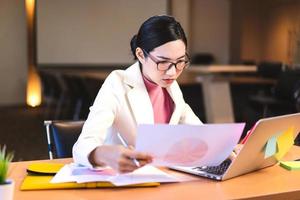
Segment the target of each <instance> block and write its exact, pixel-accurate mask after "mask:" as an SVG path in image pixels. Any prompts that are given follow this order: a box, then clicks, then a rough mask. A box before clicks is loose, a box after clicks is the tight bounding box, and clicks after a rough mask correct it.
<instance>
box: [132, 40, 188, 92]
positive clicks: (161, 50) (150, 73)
mask: <svg viewBox="0 0 300 200" xmlns="http://www.w3.org/2000/svg"><path fill="white" fill-rule="evenodd" d="M136 54H137V57H138V59H139V61H140V62H141V63H142V73H143V75H144V76H145V77H146V78H147V79H148V80H150V81H152V82H154V83H156V84H157V85H159V86H161V87H168V86H170V85H171V84H172V83H173V82H174V81H175V80H176V79H177V78H178V76H179V75H180V74H181V72H182V71H183V70H182V69H181V70H178V69H177V68H176V67H175V65H174V64H172V63H178V64H177V66H179V65H180V64H181V65H182V64H183V63H184V62H185V61H186V59H187V58H186V46H185V44H184V42H183V41H182V40H175V41H171V42H168V43H165V44H163V45H161V46H159V47H156V48H155V49H153V50H152V51H151V52H149V53H148V55H147V53H146V55H145V53H144V52H143V51H142V49H140V48H137V51H136ZM145 56H146V58H145ZM157 63H161V64H159V65H160V67H163V66H167V68H168V66H169V68H168V69H165V70H161V69H160V70H158V65H157ZM160 67H159V68H160Z"/></svg>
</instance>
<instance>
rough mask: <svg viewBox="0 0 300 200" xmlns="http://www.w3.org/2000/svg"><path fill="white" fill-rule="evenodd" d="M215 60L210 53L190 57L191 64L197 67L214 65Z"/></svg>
mask: <svg viewBox="0 0 300 200" xmlns="http://www.w3.org/2000/svg"><path fill="white" fill-rule="evenodd" d="M214 61H215V58H214V56H213V55H212V54H211V53H197V54H195V55H193V56H192V60H191V63H192V64H199V65H210V64H212V63H214Z"/></svg>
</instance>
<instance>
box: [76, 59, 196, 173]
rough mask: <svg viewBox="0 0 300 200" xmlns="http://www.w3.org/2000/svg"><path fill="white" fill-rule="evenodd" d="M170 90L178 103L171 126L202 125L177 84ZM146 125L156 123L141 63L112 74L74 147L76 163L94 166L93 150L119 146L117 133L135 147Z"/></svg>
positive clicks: (173, 84) (91, 109) (101, 90)
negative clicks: (138, 131) (140, 129)
mask: <svg viewBox="0 0 300 200" xmlns="http://www.w3.org/2000/svg"><path fill="white" fill-rule="evenodd" d="M167 91H168V92H169V94H170V96H171V98H172V99H173V101H174V104H175V108H174V111H173V114H172V116H171V119H170V124H202V122H201V121H200V120H199V118H198V117H197V116H196V115H195V114H194V112H193V111H192V109H191V108H190V106H189V105H187V104H186V103H185V101H184V99H183V96H182V93H181V90H180V88H179V86H178V83H177V82H176V81H174V82H173V83H172V84H171V85H170V86H169V87H168V88H167ZM143 123H144V124H145V123H146V124H153V123H154V115H153V108H152V104H151V101H150V98H149V95H148V92H147V89H146V87H145V84H144V81H143V77H142V74H141V70H140V67H139V63H138V62H136V63H135V64H133V65H131V66H130V67H129V68H127V69H126V70H115V71H113V72H112V73H111V74H110V75H109V76H108V77H107V78H106V80H105V82H104V83H103V85H102V87H101V89H100V90H99V93H98V95H97V97H96V99H95V101H94V104H93V106H91V107H90V113H89V116H88V118H87V120H86V122H85V123H84V126H83V129H82V132H81V134H80V136H79V138H78V140H77V142H76V143H75V144H74V146H73V159H74V162H76V163H79V164H82V165H86V166H90V167H92V165H91V164H90V162H89V161H88V156H89V154H90V153H91V151H93V150H94V149H95V148H96V147H98V146H100V145H102V144H120V141H119V140H118V138H117V137H116V135H117V133H118V132H119V133H120V134H122V136H123V137H124V138H125V140H126V141H127V142H128V144H129V145H133V146H134V145H135V137H136V127H137V124H143ZM153 135H154V136H155V133H153Z"/></svg>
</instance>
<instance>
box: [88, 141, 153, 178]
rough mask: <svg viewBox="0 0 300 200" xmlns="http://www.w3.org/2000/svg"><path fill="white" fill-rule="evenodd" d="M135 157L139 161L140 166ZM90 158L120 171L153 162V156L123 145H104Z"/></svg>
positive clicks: (124, 171) (96, 164)
mask: <svg viewBox="0 0 300 200" xmlns="http://www.w3.org/2000/svg"><path fill="white" fill-rule="evenodd" d="M133 159H136V160H137V161H138V162H139V166H137V165H136V164H135V162H134V160H133ZM89 160H90V162H91V163H92V164H93V165H95V166H101V165H109V166H110V167H112V168H113V169H115V170H116V171H118V172H120V173H128V172H132V171H134V170H136V169H137V168H139V167H142V166H144V165H146V164H148V163H151V162H152V157H151V156H150V155H148V154H144V153H141V152H137V151H135V150H133V149H132V148H130V149H128V148H125V147H123V146H121V145H102V146H99V147H97V148H96V149H95V150H93V151H92V152H91V154H90V156H89Z"/></svg>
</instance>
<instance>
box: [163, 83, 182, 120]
mask: <svg viewBox="0 0 300 200" xmlns="http://www.w3.org/2000/svg"><path fill="white" fill-rule="evenodd" d="M167 91H168V92H169V94H170V96H171V98H172V100H173V102H174V104H175V108H174V111H173V114H172V116H171V119H170V122H169V124H178V123H179V121H180V116H181V110H182V106H184V102H182V101H181V100H182V97H181V93H180V92H179V91H180V89H179V86H178V83H177V82H174V83H173V84H172V85H171V86H170V87H168V88H167Z"/></svg>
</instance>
